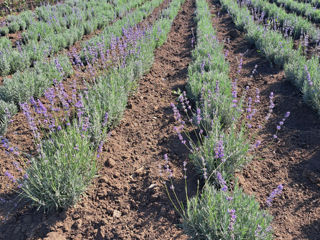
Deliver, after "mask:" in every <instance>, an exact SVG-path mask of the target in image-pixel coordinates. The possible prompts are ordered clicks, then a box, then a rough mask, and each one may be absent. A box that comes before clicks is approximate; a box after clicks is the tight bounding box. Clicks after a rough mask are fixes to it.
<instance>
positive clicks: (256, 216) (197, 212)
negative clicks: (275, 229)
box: [183, 185, 273, 240]
mask: <svg viewBox="0 0 320 240" xmlns="http://www.w3.org/2000/svg"><path fill="white" fill-rule="evenodd" d="M271 221H272V217H271V216H270V215H269V214H268V213H267V211H265V210H262V209H261V208H260V207H259V204H258V202H257V201H256V200H255V198H254V197H253V196H249V195H247V194H245V193H243V191H242V189H241V188H239V187H238V186H237V185H236V186H235V187H234V189H233V191H232V192H231V191H228V190H226V191H223V190H217V189H216V188H214V187H213V186H210V185H205V187H204V189H203V190H202V193H201V195H200V196H198V197H194V198H192V199H191V200H190V201H189V202H188V204H187V210H186V215H185V218H184V221H183V228H184V230H185V231H186V233H187V234H189V235H190V236H191V237H192V239H212V240H213V239H224V240H229V239H238V240H242V239H252V240H257V239H261V240H266V239H273V237H272V228H271Z"/></svg>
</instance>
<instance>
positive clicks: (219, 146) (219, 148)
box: [214, 140, 226, 162]
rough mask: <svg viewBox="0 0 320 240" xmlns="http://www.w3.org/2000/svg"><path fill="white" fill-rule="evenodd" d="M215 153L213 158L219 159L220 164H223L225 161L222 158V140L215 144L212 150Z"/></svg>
mask: <svg viewBox="0 0 320 240" xmlns="http://www.w3.org/2000/svg"><path fill="white" fill-rule="evenodd" d="M214 152H215V154H216V155H215V158H217V159H221V161H222V162H225V161H226V159H225V158H224V156H225V155H224V147H223V140H219V141H218V143H217V144H216V147H215V149H214Z"/></svg>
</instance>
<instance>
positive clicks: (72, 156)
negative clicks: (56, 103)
mask: <svg viewBox="0 0 320 240" xmlns="http://www.w3.org/2000/svg"><path fill="white" fill-rule="evenodd" d="M89 140H90V139H89V138H88V136H87V134H86V133H85V132H82V130H81V127H80V126H78V123H76V122H74V123H73V124H72V125H71V126H69V127H67V128H66V129H65V130H64V131H57V132H55V133H52V134H51V136H50V138H49V140H46V141H41V145H40V146H41V154H40V155H39V156H37V157H36V158H34V159H32V160H31V164H30V166H29V167H28V168H27V171H26V174H27V176H28V177H27V178H25V179H23V180H22V181H21V182H20V183H21V184H22V188H21V189H22V193H21V194H22V195H21V196H22V197H24V198H25V199H27V200H31V202H32V204H33V205H34V206H35V207H37V208H38V209H39V208H43V209H45V210H51V209H58V208H67V207H69V206H71V205H73V204H75V203H76V202H77V201H79V199H80V197H81V196H82V195H83V193H84V191H85V190H86V188H87V186H88V185H89V184H90V183H91V180H92V179H93V178H94V177H95V175H96V172H97V164H96V161H95V150H94V147H93V146H92V144H91V143H90V141H89Z"/></svg>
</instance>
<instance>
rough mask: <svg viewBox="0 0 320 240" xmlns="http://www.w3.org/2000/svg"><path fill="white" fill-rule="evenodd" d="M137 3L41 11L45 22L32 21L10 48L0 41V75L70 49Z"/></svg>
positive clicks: (97, 0)
mask: <svg viewBox="0 0 320 240" xmlns="http://www.w3.org/2000/svg"><path fill="white" fill-rule="evenodd" d="M137 2H139V1H123V2H121V3H120V4H119V5H118V6H117V7H114V6H113V5H112V4H109V3H107V2H105V1H101V0H94V1H90V2H86V1H75V2H74V3H75V4H74V5H71V6H69V7H67V6H68V5H66V6H65V7H63V8H62V7H60V8H52V9H50V8H49V9H48V10H45V12H44V13H43V14H42V15H43V16H42V18H44V19H46V21H34V22H32V24H31V26H30V27H29V28H28V30H27V31H25V32H23V33H22V38H21V40H19V41H17V43H16V45H15V46H11V41H10V40H9V39H8V38H5V37H3V38H1V40H0V42H1V44H0V47H2V48H0V75H1V76H7V75H8V74H13V73H15V72H17V71H23V70H24V69H26V68H29V67H32V66H34V65H35V63H36V62H41V61H44V60H45V58H46V57H50V56H53V55H54V54H55V53H57V52H59V51H60V50H61V49H64V48H67V47H70V46H72V45H73V44H74V43H75V42H76V41H78V40H80V39H82V37H83V36H84V35H88V34H90V33H92V32H93V31H95V30H97V29H102V28H104V27H106V26H107V25H109V24H110V23H111V22H112V21H114V20H115V19H116V18H117V17H118V16H119V15H120V14H123V13H124V12H127V11H129V10H130V9H131V8H133V7H136V6H137ZM140 2H142V1H140ZM46 11H47V12H46ZM45 14H47V15H48V16H45Z"/></svg>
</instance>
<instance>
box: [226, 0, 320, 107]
mask: <svg viewBox="0 0 320 240" xmlns="http://www.w3.org/2000/svg"><path fill="white" fill-rule="evenodd" d="M220 2H221V4H222V6H223V9H224V10H226V11H228V12H229V14H230V16H231V17H232V18H233V21H234V23H235V24H236V26H237V27H238V28H241V29H243V30H244V31H245V32H246V33H247V38H248V39H249V41H251V42H252V43H253V44H255V46H256V47H257V48H258V49H259V50H260V51H261V52H262V53H264V55H265V56H266V57H267V58H268V59H269V60H270V61H272V62H274V63H275V64H276V65H278V66H280V67H283V68H284V70H285V74H286V77H287V79H289V80H290V81H292V83H293V84H294V85H296V86H297V87H298V88H299V89H300V90H301V92H302V93H303V97H304V100H305V101H306V102H307V103H308V104H309V105H310V106H312V107H313V108H314V109H316V110H317V111H318V113H320V91H319V89H320V67H319V58H318V57H317V56H312V58H311V59H309V60H307V58H306V57H305V56H303V54H302V53H301V51H300V50H299V49H298V50H294V49H293V45H294V44H293V40H292V39H291V38H289V37H284V36H283V35H282V34H281V33H280V32H277V31H275V30H274V29H272V28H270V27H268V26H262V25H260V24H259V23H258V22H255V21H254V17H253V16H252V15H251V14H250V11H249V10H248V8H247V7H246V5H245V4H244V5H239V4H238V2H237V1H234V0H221V1H220Z"/></svg>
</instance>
